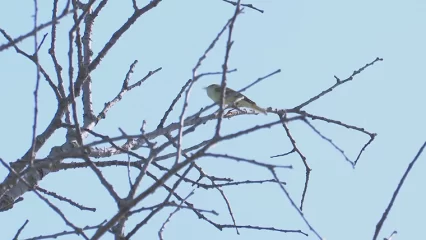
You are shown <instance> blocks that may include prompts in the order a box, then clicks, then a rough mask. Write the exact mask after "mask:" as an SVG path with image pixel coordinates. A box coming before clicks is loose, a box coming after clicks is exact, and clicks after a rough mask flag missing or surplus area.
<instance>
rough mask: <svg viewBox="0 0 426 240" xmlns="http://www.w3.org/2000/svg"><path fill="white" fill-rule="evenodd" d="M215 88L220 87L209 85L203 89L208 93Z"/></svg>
mask: <svg viewBox="0 0 426 240" xmlns="http://www.w3.org/2000/svg"><path fill="white" fill-rule="evenodd" d="M217 87H220V85H218V84H210V85H209V86H207V87H204V89H206V90H207V91H208V90H209V89H215V88H217Z"/></svg>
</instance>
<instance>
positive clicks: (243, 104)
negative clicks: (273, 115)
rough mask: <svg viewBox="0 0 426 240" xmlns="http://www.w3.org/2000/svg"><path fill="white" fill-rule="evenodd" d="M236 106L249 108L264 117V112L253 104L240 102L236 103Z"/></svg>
mask: <svg viewBox="0 0 426 240" xmlns="http://www.w3.org/2000/svg"><path fill="white" fill-rule="evenodd" d="M238 105H239V107H246V108H250V109H253V110H255V111H258V112H261V113H263V114H265V115H266V110H265V109H263V108H261V107H259V106H257V105H256V103H255V102H247V101H240V102H238Z"/></svg>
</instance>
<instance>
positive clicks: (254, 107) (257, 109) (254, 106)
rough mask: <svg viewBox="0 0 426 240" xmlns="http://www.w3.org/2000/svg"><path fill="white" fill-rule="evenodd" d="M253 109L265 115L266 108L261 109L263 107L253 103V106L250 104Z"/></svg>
mask: <svg viewBox="0 0 426 240" xmlns="http://www.w3.org/2000/svg"><path fill="white" fill-rule="evenodd" d="M251 107H252V108H253V109H254V110H256V111H258V112H261V113H263V114H265V115H267V114H266V110H265V109H263V108H261V107H259V106H257V105H256V104H253V106H251Z"/></svg>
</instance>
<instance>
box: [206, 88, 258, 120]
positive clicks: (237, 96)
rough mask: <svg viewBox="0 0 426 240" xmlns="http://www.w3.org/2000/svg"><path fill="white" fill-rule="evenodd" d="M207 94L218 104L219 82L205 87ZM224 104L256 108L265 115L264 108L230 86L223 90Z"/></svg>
mask: <svg viewBox="0 0 426 240" xmlns="http://www.w3.org/2000/svg"><path fill="white" fill-rule="evenodd" d="M204 89H206V91H207V95H208V96H209V97H210V98H211V99H212V100H213V102H215V103H218V104H220V93H221V89H222V88H221V86H220V85H219V84H211V85H210V86H208V87H205V88H204ZM225 105H228V106H234V107H237V108H238V107H245V108H250V109H253V110H256V111H258V112H261V113H263V114H265V115H266V110H265V109H263V108H261V107H259V106H257V104H256V103H255V102H254V101H252V100H250V99H249V98H248V97H246V96H244V95H243V94H242V93H239V92H236V91H234V90H232V89H230V88H226V91H225Z"/></svg>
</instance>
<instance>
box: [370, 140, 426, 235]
mask: <svg viewBox="0 0 426 240" xmlns="http://www.w3.org/2000/svg"><path fill="white" fill-rule="evenodd" d="M425 147H426V142H424V143H423V145H422V146H421V147H420V149H419V151H418V152H417V154H416V156H415V157H414V159H413V160H412V161H411V162H410V164H408V167H407V169H406V170H405V172H404V175H403V176H402V178H401V180H400V181H399V183H398V186H397V187H396V189H395V191H394V192H393V195H392V198H391V200H390V202H389V204H388V206H387V207H386V210H385V212H384V213H383V215H382V217H381V218H380V220H379V222H378V223H377V225H376V230H375V231H374V236H373V240H376V239H377V237H378V236H379V233H380V230H381V229H382V226H383V223H384V222H385V220H386V218H387V216H388V214H389V212H390V210H391V209H392V206H393V203H394V202H395V199H396V197H397V196H398V193H399V190H400V189H401V188H402V185H403V184H404V181H405V179H406V178H407V176H408V174H409V173H410V171H411V169H412V168H413V166H414V164H415V163H416V162H417V159H418V158H419V157H420V155H421V154H422V152H423V149H424V148H425Z"/></svg>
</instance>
